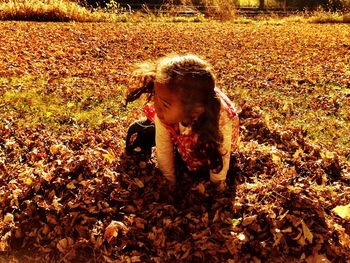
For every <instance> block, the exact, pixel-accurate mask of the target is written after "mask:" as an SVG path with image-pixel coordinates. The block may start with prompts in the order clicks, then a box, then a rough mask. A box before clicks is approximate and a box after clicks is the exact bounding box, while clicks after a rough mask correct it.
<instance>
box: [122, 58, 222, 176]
mask: <svg viewBox="0 0 350 263" xmlns="http://www.w3.org/2000/svg"><path fill="white" fill-rule="evenodd" d="M134 76H135V77H136V79H138V80H139V85H138V86H136V87H135V88H131V89H129V90H128V93H127V95H126V104H127V103H129V102H131V101H134V100H136V99H138V98H139V97H140V96H141V95H142V94H148V100H150V99H151V98H152V96H153V94H154V84H155V83H159V84H162V85H165V86H166V87H168V88H169V89H171V90H173V91H174V92H176V93H178V94H179V95H180V96H179V97H180V98H181V104H182V105H183V107H184V111H185V114H186V115H187V116H190V114H191V112H192V111H193V110H194V107H198V106H202V107H203V108H204V113H203V114H201V115H200V116H199V118H198V120H196V121H195V122H194V123H193V124H192V129H193V131H194V132H195V133H197V134H198V135H199V137H198V143H197V147H196V149H195V152H196V155H197V156H198V158H208V159H209V168H210V169H211V170H213V171H214V172H215V173H218V172H220V171H221V170H222V167H223V161H222V154H221V153H220V147H221V144H222V142H223V136H222V134H221V133H220V130H219V113H220V99H219V98H218V97H217V95H216V92H215V91H214V88H215V78H214V75H213V72H212V69H211V66H210V65H209V64H208V63H207V62H206V61H204V60H203V59H201V58H199V57H198V56H195V55H185V56H166V57H163V58H160V59H159V60H157V61H155V62H148V63H142V64H139V65H138V66H137V68H136V69H135V71H134ZM134 79H135V78H134Z"/></svg>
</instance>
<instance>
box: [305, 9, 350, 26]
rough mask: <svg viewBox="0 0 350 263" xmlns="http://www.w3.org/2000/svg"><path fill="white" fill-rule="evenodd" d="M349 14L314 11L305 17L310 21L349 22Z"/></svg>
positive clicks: (319, 22)
mask: <svg viewBox="0 0 350 263" xmlns="http://www.w3.org/2000/svg"><path fill="white" fill-rule="evenodd" d="M349 18H350V15H349V14H341V13H337V12H323V11H321V12H316V13H314V14H312V15H311V17H309V18H308V19H307V21H308V22H310V23H318V24H326V23H349V22H350V19H349Z"/></svg>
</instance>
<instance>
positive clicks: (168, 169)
mask: <svg viewBox="0 0 350 263" xmlns="http://www.w3.org/2000/svg"><path fill="white" fill-rule="evenodd" d="M155 128H156V149H157V161H158V166H159V169H160V170H161V171H162V173H163V175H164V176H165V178H166V179H168V180H169V181H170V182H171V183H172V184H175V183H176V177H175V164H174V145H173V142H172V140H171V137H170V133H169V131H168V130H167V129H166V127H165V126H164V124H163V123H162V122H161V121H160V120H159V118H158V116H157V115H156V116H155Z"/></svg>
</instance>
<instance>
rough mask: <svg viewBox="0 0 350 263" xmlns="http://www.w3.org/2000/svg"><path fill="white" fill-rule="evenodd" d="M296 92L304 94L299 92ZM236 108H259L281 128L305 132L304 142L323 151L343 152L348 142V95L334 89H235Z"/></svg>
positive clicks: (338, 88)
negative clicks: (249, 104)
mask: <svg viewBox="0 0 350 263" xmlns="http://www.w3.org/2000/svg"><path fill="white" fill-rule="evenodd" d="M300 89H302V90H305V91H306V92H300ZM235 93H236V97H237V98H238V101H237V104H242V100H243V101H244V100H245V101H251V102H253V103H254V104H258V105H260V108H261V109H262V110H263V111H264V113H265V114H266V115H267V116H268V117H267V118H268V119H269V120H271V121H272V123H273V124H274V123H276V124H277V125H279V126H281V127H295V128H300V129H303V130H306V131H307V138H308V139H310V140H311V141H313V142H315V143H318V144H321V145H325V146H327V148H338V149H343V150H346V149H347V147H348V145H350V138H349V137H348V136H344V134H349V133H350V124H349V123H350V114H349V112H350V104H349V100H348V97H347V96H348V94H349V91H348V89H347V88H346V87H341V86H334V85H322V84H319V85H317V86H310V85H305V86H303V87H300V88H295V89H294V90H293V89H292V88H290V89H289V90H288V89H286V88H281V89H279V88H271V87H266V88H264V87H261V88H259V89H255V90H247V89H237V90H235ZM239 100H241V101H239Z"/></svg>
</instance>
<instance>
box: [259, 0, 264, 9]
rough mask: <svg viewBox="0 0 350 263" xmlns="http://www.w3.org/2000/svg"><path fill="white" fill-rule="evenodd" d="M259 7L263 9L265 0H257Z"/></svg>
mask: <svg viewBox="0 0 350 263" xmlns="http://www.w3.org/2000/svg"><path fill="white" fill-rule="evenodd" d="M259 9H260V10H264V9H265V0H259Z"/></svg>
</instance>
